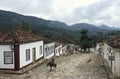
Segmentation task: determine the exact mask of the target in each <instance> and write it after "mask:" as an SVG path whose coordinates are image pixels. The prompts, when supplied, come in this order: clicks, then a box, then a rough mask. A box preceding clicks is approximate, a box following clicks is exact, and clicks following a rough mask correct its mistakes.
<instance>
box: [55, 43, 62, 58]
mask: <svg viewBox="0 0 120 79" xmlns="http://www.w3.org/2000/svg"><path fill="white" fill-rule="evenodd" d="M60 55H62V44H60V43H57V42H56V43H55V56H60Z"/></svg>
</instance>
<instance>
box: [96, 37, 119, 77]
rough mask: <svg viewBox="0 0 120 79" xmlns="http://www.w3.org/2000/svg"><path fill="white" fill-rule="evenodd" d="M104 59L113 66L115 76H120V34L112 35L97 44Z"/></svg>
mask: <svg viewBox="0 0 120 79" xmlns="http://www.w3.org/2000/svg"><path fill="white" fill-rule="evenodd" d="M97 50H98V51H99V52H100V54H101V56H102V58H103V59H105V60H106V61H107V63H108V65H109V67H110V68H111V71H112V73H113V75H114V77H120V36H119V35H118V36H111V37H109V38H108V39H106V40H105V41H104V43H102V44H99V45H98V46H97Z"/></svg>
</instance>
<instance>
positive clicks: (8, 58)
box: [4, 51, 13, 64]
mask: <svg viewBox="0 0 120 79" xmlns="http://www.w3.org/2000/svg"><path fill="white" fill-rule="evenodd" d="M4 64H13V51H5V52H4Z"/></svg>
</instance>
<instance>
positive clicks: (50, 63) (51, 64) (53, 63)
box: [47, 59, 57, 71]
mask: <svg viewBox="0 0 120 79" xmlns="http://www.w3.org/2000/svg"><path fill="white" fill-rule="evenodd" d="M48 66H50V71H52V68H53V67H54V68H56V67H57V64H56V63H55V62H54V59H52V61H50V62H48V63H47V67H48Z"/></svg>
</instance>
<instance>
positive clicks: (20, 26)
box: [14, 21, 31, 30]
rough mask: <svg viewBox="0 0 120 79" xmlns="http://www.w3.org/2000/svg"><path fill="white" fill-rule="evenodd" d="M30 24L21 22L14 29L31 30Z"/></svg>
mask: <svg viewBox="0 0 120 79" xmlns="http://www.w3.org/2000/svg"><path fill="white" fill-rule="evenodd" d="M29 26H30V25H29V23H28V22H25V21H21V22H20V23H16V24H15V26H14V28H17V29H25V30H31V28H30V27H29Z"/></svg>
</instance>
